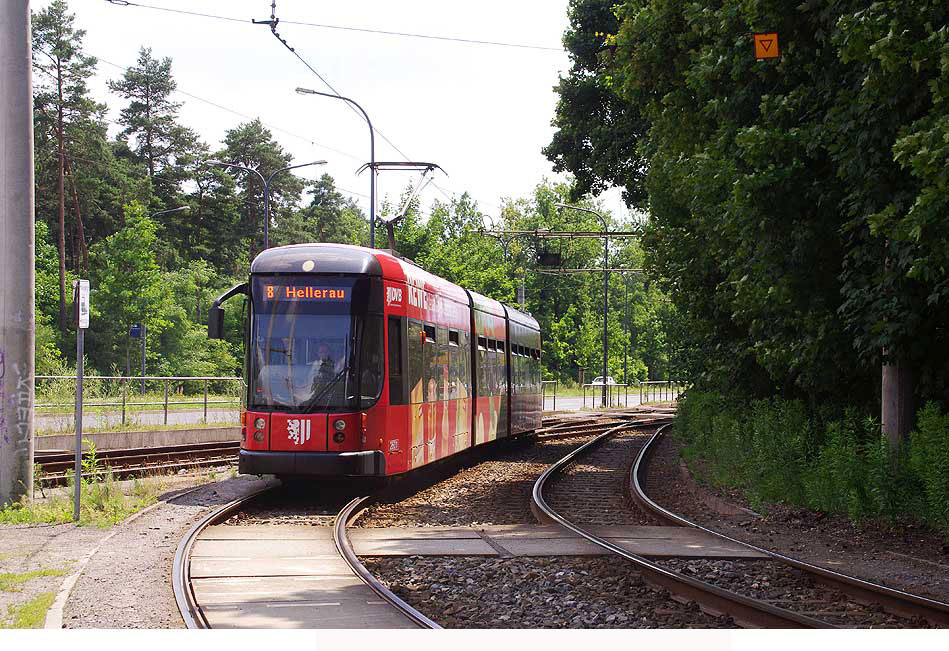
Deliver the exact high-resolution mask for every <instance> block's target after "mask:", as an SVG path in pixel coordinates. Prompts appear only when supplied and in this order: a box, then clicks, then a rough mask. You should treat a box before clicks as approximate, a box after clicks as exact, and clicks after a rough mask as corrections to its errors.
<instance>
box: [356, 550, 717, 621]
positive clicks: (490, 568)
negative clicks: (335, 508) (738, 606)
mask: <svg viewBox="0 0 949 651" xmlns="http://www.w3.org/2000/svg"><path fill="white" fill-rule="evenodd" d="M363 562H364V563H365V565H366V567H368V568H369V570H370V571H371V572H372V573H373V574H374V575H375V576H376V577H378V578H379V579H380V580H382V581H383V582H384V583H386V584H387V585H388V586H389V588H390V589H391V590H393V592H395V593H396V594H397V595H399V597H401V598H402V599H404V600H405V601H406V602H408V603H409V604H411V605H412V606H413V607H414V608H417V609H418V610H420V611H421V612H422V613H424V614H425V615H427V616H428V617H430V618H431V619H433V620H435V621H437V622H438V623H439V624H440V625H441V626H444V627H445V628H732V627H734V624H733V623H732V622H731V620H730V619H729V618H725V617H713V616H711V615H707V614H705V613H703V612H701V611H700V610H699V609H698V606H696V605H695V604H691V603H689V604H682V603H679V602H678V601H675V600H673V599H671V598H670V597H669V595H668V593H667V592H665V591H663V590H656V589H653V588H651V587H649V586H648V585H646V584H645V583H644V582H643V580H642V577H641V576H640V575H639V574H638V573H636V572H634V571H632V570H630V569H629V568H628V567H624V566H623V564H622V563H617V562H616V559H613V558H604V557H596V558H547V557H525V558H516V559H498V558H491V559H484V558H460V557H439V556H434V557H432V556H429V557H422V556H411V557H407V558H370V559H363Z"/></svg>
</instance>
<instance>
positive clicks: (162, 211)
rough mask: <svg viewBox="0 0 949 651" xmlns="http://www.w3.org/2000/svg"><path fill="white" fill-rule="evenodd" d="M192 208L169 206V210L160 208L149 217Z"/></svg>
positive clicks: (152, 217) (187, 210)
mask: <svg viewBox="0 0 949 651" xmlns="http://www.w3.org/2000/svg"><path fill="white" fill-rule="evenodd" d="M190 210H191V206H178V207H177V208H169V209H168V210H159V211H158V212H156V213H152V214H151V215H149V216H148V218H149V219H154V218H155V217H158V215H167V214H168V213H173V212H190Z"/></svg>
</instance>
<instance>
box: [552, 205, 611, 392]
mask: <svg viewBox="0 0 949 651" xmlns="http://www.w3.org/2000/svg"><path fill="white" fill-rule="evenodd" d="M554 205H555V206H557V207H558V208H569V209H570V210H577V211H580V212H585V213H590V214H591V215H596V216H597V217H599V219H600V221H601V222H603V392H602V398H601V403H600V406H602V407H606V378H607V377H609V373H608V372H607V353H608V346H609V333H608V332H607V329H606V326H607V322H606V315H607V309H608V301H609V297H610V272H609V268H610V266H609V255H610V234H609V225H608V224H607V221H606V217H604V216H603V215H601V214H600V213H598V212H597V211H595V210H590V209H589V208H581V207H580V206H570V205H567V204H565V203H555V204H554Z"/></svg>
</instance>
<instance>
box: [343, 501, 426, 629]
mask: <svg viewBox="0 0 949 651" xmlns="http://www.w3.org/2000/svg"><path fill="white" fill-rule="evenodd" d="M374 499H375V498H374V496H365V497H357V498H355V499H354V500H353V501H351V502H350V503H349V504H347V505H346V506H344V507H343V509H342V510H341V511H340V512H339V514H338V515H337V516H336V521H335V522H334V523H333V540H334V541H335V542H336V549H337V550H338V551H339V554H340V556H342V557H343V560H345V561H346V564H347V565H349V569H351V570H352V571H353V573H354V574H355V575H356V576H358V577H359V578H360V579H361V580H362V582H363V583H365V584H366V585H367V586H369V588H370V589H371V590H372V591H373V592H375V593H376V594H377V595H379V597H381V598H382V599H383V600H384V601H385V602H386V603H388V604H389V605H390V606H392V607H393V608H395V609H396V610H398V611H399V612H400V613H402V614H403V615H404V616H405V617H407V618H408V619H410V620H411V621H412V623H413V624H415V625H416V626H418V627H419V628H427V629H440V628H441V626H439V625H438V623H437V622H435V621H433V620H431V619H429V618H428V617H426V616H425V615H424V614H422V613H421V612H419V611H418V610H416V609H415V608H413V607H412V606H410V605H409V604H408V603H406V602H405V601H403V600H402V599H401V598H400V597H399V596H398V595H397V594H395V593H394V592H392V591H391V590H389V588H387V587H386V586H385V585H383V584H382V582H381V581H379V579H377V578H376V577H375V576H373V574H372V572H370V571H369V570H368V569H367V568H366V566H365V565H363V564H362V562H361V561H360V560H359V557H358V556H356V551H355V550H354V549H353V544H352V541H351V540H350V539H349V534H348V533H347V532H346V526H347V525H348V524H349V522H350V521H351V520H355V519H356V518H357V517H359V513H360V512H361V511H362V509H363V508H364V507H366V506H368V505H369V504H370V503H371V502H372V501H373V500H374Z"/></svg>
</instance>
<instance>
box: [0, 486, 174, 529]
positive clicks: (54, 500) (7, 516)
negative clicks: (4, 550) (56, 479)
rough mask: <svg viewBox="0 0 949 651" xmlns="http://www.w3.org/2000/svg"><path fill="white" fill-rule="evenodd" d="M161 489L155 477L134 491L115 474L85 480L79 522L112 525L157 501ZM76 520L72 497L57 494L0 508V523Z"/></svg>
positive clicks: (98, 525)
mask: <svg viewBox="0 0 949 651" xmlns="http://www.w3.org/2000/svg"><path fill="white" fill-rule="evenodd" d="M160 492H161V487H160V482H158V481H157V480H155V479H144V480H138V479H137V480H135V482H134V485H133V489H132V493H131V494H130V495H126V494H125V493H123V492H122V491H121V490H120V489H119V487H118V485H117V483H116V482H115V481H114V480H113V479H112V476H111V475H106V479H105V480H104V481H101V482H95V483H87V482H85V481H83V482H82V486H81V488H80V509H79V525H80V526H95V527H103V528H104V527H111V526H112V525H114V524H116V523H118V522H121V521H122V520H124V519H125V518H127V517H128V516H130V515H132V514H133V513H135V512H136V511H140V510H142V509H144V508H145V507H147V506H150V505H152V504H154V503H155V501H156V499H157V497H158V495H159V494H160ZM72 521H73V498H72V496H71V495H70V496H66V495H56V496H53V497H50V498H49V499H47V500H43V501H40V502H34V503H32V504H21V503H19V502H14V503H12V504H10V505H8V506H6V507H4V508H3V509H0V524H63V523H67V522H72Z"/></svg>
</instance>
